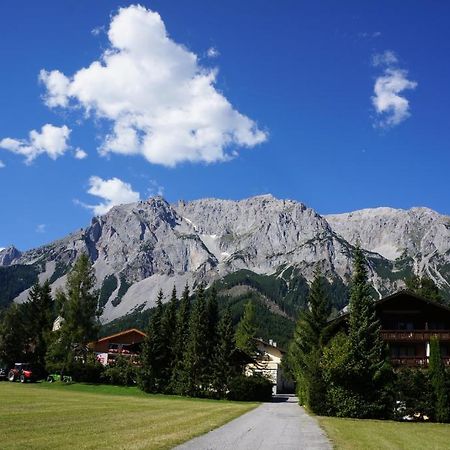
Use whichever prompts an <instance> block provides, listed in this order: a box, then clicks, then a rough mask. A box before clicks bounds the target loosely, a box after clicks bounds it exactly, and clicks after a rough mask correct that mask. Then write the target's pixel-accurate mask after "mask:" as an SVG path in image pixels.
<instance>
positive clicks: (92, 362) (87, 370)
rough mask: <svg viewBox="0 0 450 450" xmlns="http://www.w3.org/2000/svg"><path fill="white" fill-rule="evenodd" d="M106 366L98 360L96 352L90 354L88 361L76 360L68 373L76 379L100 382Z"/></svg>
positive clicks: (86, 381)
mask: <svg viewBox="0 0 450 450" xmlns="http://www.w3.org/2000/svg"><path fill="white" fill-rule="evenodd" d="M104 370H105V368H104V367H103V366H102V365H101V364H100V363H99V362H98V360H97V358H96V357H95V355H94V354H89V355H88V356H87V358H86V362H82V361H81V360H80V361H77V360H75V361H74V362H73V364H72V366H71V367H70V369H69V372H68V374H69V375H71V376H72V378H73V380H74V381H82V382H85V383H100V381H101V379H102V375H103V371H104Z"/></svg>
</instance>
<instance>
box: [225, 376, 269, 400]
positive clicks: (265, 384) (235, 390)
mask: <svg viewBox="0 0 450 450" xmlns="http://www.w3.org/2000/svg"><path fill="white" fill-rule="evenodd" d="M272 386H273V385H272V382H271V381H269V380H268V379H267V378H265V377H263V376H262V375H252V376H250V377H246V376H245V375H238V376H237V377H234V378H233V379H232V380H231V382H230V390H229V392H228V398H229V399H230V400H239V401H245V402H252V401H259V402H265V401H269V400H271V398H272Z"/></svg>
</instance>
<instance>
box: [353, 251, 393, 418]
mask: <svg viewBox="0 0 450 450" xmlns="http://www.w3.org/2000/svg"><path fill="white" fill-rule="evenodd" d="M349 310H350V314H349V316H350V317H349V333H348V335H349V341H350V355H349V381H350V383H349V386H350V390H351V392H352V394H351V395H353V397H354V400H355V404H357V405H358V407H357V408H356V409H355V411H353V413H351V415H354V416H355V417H377V416H379V415H380V414H381V413H382V411H381V410H382V409H383V407H384V405H382V404H381V403H380V402H379V401H378V400H379V398H380V392H381V389H382V387H383V386H382V384H383V382H384V378H383V372H384V369H385V368H386V366H385V364H386V348H385V345H384V343H383V340H382V338H381V333H380V323H379V321H378V320H377V317H376V311H375V303H374V301H373V299H372V298H371V295H370V285H369V283H368V277H367V270H366V266H365V261H364V255H363V252H362V250H361V248H360V247H359V246H357V247H356V249H355V255H354V267H353V278H352V283H351V291H350V302H349Z"/></svg>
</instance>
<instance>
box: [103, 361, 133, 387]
mask: <svg viewBox="0 0 450 450" xmlns="http://www.w3.org/2000/svg"><path fill="white" fill-rule="evenodd" d="M103 379H104V380H105V381H106V382H107V383H110V384H117V385H119V386H133V385H135V384H136V380H137V367H136V366H135V365H134V364H133V363H132V362H131V361H130V359H129V358H124V357H123V356H119V357H118V358H117V359H116V361H115V363H114V364H113V365H110V366H107V367H106V369H105V371H104V373H103Z"/></svg>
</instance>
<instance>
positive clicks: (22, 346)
mask: <svg viewBox="0 0 450 450" xmlns="http://www.w3.org/2000/svg"><path fill="white" fill-rule="evenodd" d="M23 315H24V305H18V304H16V303H13V304H11V305H10V306H9V307H8V308H7V309H6V311H5V312H4V314H3V315H2V317H1V321H0V361H2V362H3V363H5V364H7V365H8V367H12V366H13V365H14V363H15V362H18V361H26V360H27V356H28V354H27V349H28V335H27V333H26V328H25V324H24V321H23Z"/></svg>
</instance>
